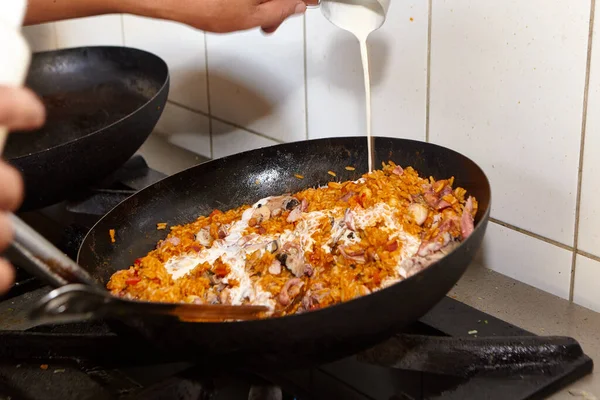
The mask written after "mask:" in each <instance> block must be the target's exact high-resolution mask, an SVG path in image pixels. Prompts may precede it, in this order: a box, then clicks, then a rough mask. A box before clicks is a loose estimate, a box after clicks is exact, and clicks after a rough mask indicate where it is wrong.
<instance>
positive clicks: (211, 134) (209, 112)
mask: <svg viewBox="0 0 600 400" xmlns="http://www.w3.org/2000/svg"><path fill="white" fill-rule="evenodd" d="M204 69H205V70H206V74H205V76H206V103H207V107H208V115H207V116H208V138H209V147H210V158H211V159H212V158H214V155H215V153H214V150H213V123H212V117H211V114H212V112H211V107H210V78H209V73H210V72H209V70H208V40H206V32H204ZM173 104H177V103H175V102H173ZM180 107H181V106H180Z"/></svg>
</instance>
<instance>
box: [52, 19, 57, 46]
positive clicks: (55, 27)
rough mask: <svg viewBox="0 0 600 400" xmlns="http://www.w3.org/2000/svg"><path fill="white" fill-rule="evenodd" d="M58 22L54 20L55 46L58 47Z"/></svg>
mask: <svg viewBox="0 0 600 400" xmlns="http://www.w3.org/2000/svg"><path fill="white" fill-rule="evenodd" d="M57 23H58V22H52V33H53V35H52V37H53V38H54V48H55V49H58V28H57V26H56V24H57Z"/></svg>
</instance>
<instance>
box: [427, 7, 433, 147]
mask: <svg viewBox="0 0 600 400" xmlns="http://www.w3.org/2000/svg"><path fill="white" fill-rule="evenodd" d="M427 3H428V7H429V10H428V12H427V61H426V68H427V74H426V77H425V85H426V87H425V141H426V142H429V111H430V101H431V21H432V20H433V17H432V15H433V0H428V2H427Z"/></svg>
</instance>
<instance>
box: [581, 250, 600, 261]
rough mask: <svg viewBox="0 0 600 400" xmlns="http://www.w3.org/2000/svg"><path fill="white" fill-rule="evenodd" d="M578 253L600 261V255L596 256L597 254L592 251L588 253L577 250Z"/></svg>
mask: <svg viewBox="0 0 600 400" xmlns="http://www.w3.org/2000/svg"><path fill="white" fill-rule="evenodd" d="M577 254H579V255H580V256H583V257H586V258H589V259H590V260H594V261H598V262H600V256H595V255H593V254H591V253H588V252H587V251H583V250H577Z"/></svg>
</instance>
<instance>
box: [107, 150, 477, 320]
mask: <svg viewBox="0 0 600 400" xmlns="http://www.w3.org/2000/svg"><path fill="white" fill-rule="evenodd" d="M453 182H454V178H452V177H450V178H449V179H444V180H438V181H435V180H434V179H433V178H429V179H424V178H421V177H419V175H418V174H417V172H416V171H415V170H414V169H413V168H411V167H407V168H405V169H403V168H401V167H400V166H397V165H396V164H394V163H393V162H390V163H388V164H383V168H382V169H381V170H376V171H373V172H371V173H367V174H365V175H363V176H362V178H361V179H359V180H357V181H347V182H339V183H338V182H329V183H328V185H327V186H326V187H321V188H311V189H306V190H304V191H302V192H299V193H296V194H294V195H282V196H276V197H268V198H266V199H262V200H260V201H258V202H257V203H255V204H254V205H244V206H241V207H238V208H236V209H233V210H229V211H220V210H214V211H213V212H212V213H211V214H210V215H208V216H201V217H199V218H198V219H197V220H196V221H194V222H192V223H189V224H186V225H181V226H174V227H171V232H170V233H169V235H168V236H167V238H166V239H165V240H163V241H160V242H159V243H158V245H157V247H156V249H155V250H152V251H151V252H150V253H148V254H147V255H146V256H144V257H142V258H139V259H137V260H136V261H135V263H134V265H132V266H130V267H129V269H126V270H121V271H118V272H116V273H115V274H114V275H113V276H112V277H111V279H110V281H109V282H108V284H107V288H108V289H109V290H110V291H111V292H112V293H113V294H114V295H117V296H123V297H126V298H131V299H138V300H146V301H156V302H188V303H198V304H256V305H266V306H268V307H269V308H270V309H271V310H273V311H274V312H276V313H278V314H282V315H285V314H292V313H297V312H306V311H310V310H314V309H317V308H321V307H326V306H329V305H332V304H335V303H339V302H343V301H348V300H350V299H353V298H355V297H358V296H363V295H366V294H369V293H371V292H373V291H376V290H379V289H381V288H384V287H386V286H388V285H391V284H393V283H395V282H398V281H401V280H403V279H406V278H408V277H410V276H412V275H414V274H416V273H418V272H419V271H421V270H423V269H424V268H427V267H428V266H429V265H431V264H432V263H434V262H435V261H437V260H438V259H440V258H441V257H443V256H444V255H445V254H447V253H448V252H449V251H451V250H452V249H454V248H455V247H456V246H457V245H458V244H459V243H460V242H461V241H462V240H464V239H465V238H466V237H467V236H468V235H469V234H470V233H471V232H472V231H473V217H474V216H475V214H476V212H477V201H476V199H475V198H473V197H467V196H466V191H465V190H464V189H462V188H460V187H456V188H453Z"/></svg>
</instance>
